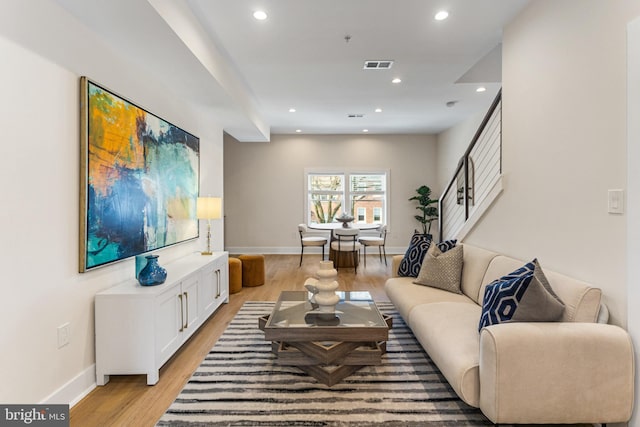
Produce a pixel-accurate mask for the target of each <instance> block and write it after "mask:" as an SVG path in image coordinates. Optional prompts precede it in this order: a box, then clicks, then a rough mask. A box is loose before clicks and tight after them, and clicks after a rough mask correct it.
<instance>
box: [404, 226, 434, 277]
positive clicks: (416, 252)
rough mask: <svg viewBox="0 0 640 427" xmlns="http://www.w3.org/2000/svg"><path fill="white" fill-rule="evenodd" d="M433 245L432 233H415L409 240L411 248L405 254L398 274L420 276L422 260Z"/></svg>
mask: <svg viewBox="0 0 640 427" xmlns="http://www.w3.org/2000/svg"><path fill="white" fill-rule="evenodd" d="M430 245H431V235H430V234H418V233H416V234H414V235H413V237H411V242H409V248H408V249H407V252H405V254H404V258H402V261H400V266H399V267H398V276H403V277H418V274H419V273H420V267H422V260H423V259H424V256H425V255H426V253H427V251H428V250H429V246H430Z"/></svg>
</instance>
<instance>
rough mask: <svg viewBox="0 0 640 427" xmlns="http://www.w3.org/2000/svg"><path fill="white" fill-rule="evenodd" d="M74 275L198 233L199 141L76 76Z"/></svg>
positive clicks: (193, 236)
mask: <svg viewBox="0 0 640 427" xmlns="http://www.w3.org/2000/svg"><path fill="white" fill-rule="evenodd" d="M81 98H82V99H81V114H82V117H81V127H82V129H81V140H82V141H81V144H82V147H81V148H82V149H81V171H82V173H81V180H82V182H81V185H80V188H81V189H80V204H81V206H80V210H81V213H80V214H81V217H80V272H84V271H86V270H89V269H91V268H94V267H99V266H103V265H106V264H110V263H112V262H115V261H119V260H122V259H125V258H128V257H132V256H134V255H138V254H141V253H144V252H148V251H151V250H154V249H158V248H162V247H165V246H168V245H173V244H176V243H179V242H183V241H186V240H190V239H194V238H197V237H198V221H197V219H196V200H197V197H198V189H199V187H198V186H199V165H200V140H199V139H198V138H197V137H195V136H193V135H191V134H190V133H188V132H186V131H184V130H182V129H180V128H178V127H176V126H174V125H172V124H171V123H169V122H167V121H165V120H163V119H161V118H159V117H157V116H155V115H153V114H151V113H150V112H148V111H146V110H144V109H142V108H140V107H138V106H136V105H135V104H133V103H131V102H129V101H127V100H125V99H124V98H122V97H120V96H118V95H116V94H115V93H113V92H111V91H109V90H107V89H105V88H103V87H101V86H99V85H98V84H96V83H94V82H92V81H90V80H89V79H87V78H86V77H82V78H81Z"/></svg>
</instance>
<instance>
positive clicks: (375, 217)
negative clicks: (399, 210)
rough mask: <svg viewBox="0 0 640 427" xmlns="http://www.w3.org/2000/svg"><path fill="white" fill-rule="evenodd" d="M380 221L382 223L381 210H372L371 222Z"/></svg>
mask: <svg viewBox="0 0 640 427" xmlns="http://www.w3.org/2000/svg"><path fill="white" fill-rule="evenodd" d="M381 221H382V209H381V208H373V222H381Z"/></svg>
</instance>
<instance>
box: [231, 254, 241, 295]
mask: <svg viewBox="0 0 640 427" xmlns="http://www.w3.org/2000/svg"><path fill="white" fill-rule="evenodd" d="M241 290H242V261H240V260H239V259H238V258H229V293H230V294H237V293H238V292H240V291H241Z"/></svg>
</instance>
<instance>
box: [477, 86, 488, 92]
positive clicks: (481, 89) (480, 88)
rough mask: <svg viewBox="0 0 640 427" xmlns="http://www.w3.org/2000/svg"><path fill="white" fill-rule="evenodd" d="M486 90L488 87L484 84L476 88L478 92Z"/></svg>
mask: <svg viewBox="0 0 640 427" xmlns="http://www.w3.org/2000/svg"><path fill="white" fill-rule="evenodd" d="M486 90H487V88H486V87H484V86H480V87H479V88H478V89H476V92H484V91H486Z"/></svg>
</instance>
